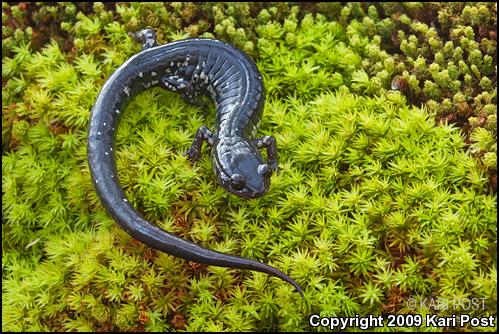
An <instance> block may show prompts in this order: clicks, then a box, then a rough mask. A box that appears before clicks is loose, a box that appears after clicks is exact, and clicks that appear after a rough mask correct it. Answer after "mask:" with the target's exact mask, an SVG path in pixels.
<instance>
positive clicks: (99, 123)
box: [88, 29, 303, 298]
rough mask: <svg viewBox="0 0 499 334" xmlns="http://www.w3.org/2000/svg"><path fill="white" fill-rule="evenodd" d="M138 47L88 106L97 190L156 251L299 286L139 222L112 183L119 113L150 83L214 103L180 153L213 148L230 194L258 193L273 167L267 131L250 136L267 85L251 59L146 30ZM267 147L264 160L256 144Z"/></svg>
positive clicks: (222, 46)
mask: <svg viewBox="0 0 499 334" xmlns="http://www.w3.org/2000/svg"><path fill="white" fill-rule="evenodd" d="M135 37H136V39H137V40H138V41H141V42H142V43H143V47H142V51H141V52H139V53H138V54H136V55H134V56H132V57H131V58H130V59H129V60H128V61H127V62H125V63H124V64H123V65H122V66H120V67H119V68H118V69H117V70H116V71H115V72H114V73H113V74H112V75H111V77H110V78H109V79H108V80H107V81H106V83H105V84H104V86H103V87H102V90H101V92H100V93H99V96H98V97H97V100H96V101H95V104H94V106H93V108H92V114H91V118H90V126H89V135H88V162H89V166H90V172H91V175H92V181H93V184H94V187H95V190H96V192H97V194H98V195H99V197H100V199H101V201H102V203H103V205H104V206H105V207H106V209H107V210H108V212H109V213H110V215H111V216H112V217H113V218H114V219H115V220H116V221H117V222H118V223H119V224H120V226H121V227H122V228H123V229H125V230H126V231H127V232H128V233H129V234H130V235H131V236H133V237H134V238H135V239H137V240H139V241H141V242H143V243H144V244H146V245H148V246H150V247H152V248H155V249H157V250H160V251H162V252H165V253H168V254H171V255H173V256H177V257H180V258H183V259H185V260H189V261H195V262H198V263H203V264H206V265H213V266H220V267H230V268H238V269H248V270H255V271H260V272H264V273H267V274H270V275H273V276H276V277H279V278H281V279H283V280H285V281H286V282H288V283H290V284H292V285H293V286H294V287H295V288H296V289H297V291H298V292H299V293H300V295H301V296H302V298H303V292H302V289H301V287H300V286H299V285H298V284H297V283H296V282H295V281H294V280H293V279H292V278H290V277H288V276H287V275H285V274H284V273H282V272H281V271H279V270H277V269H275V268H273V267H271V266H269V265H267V264H264V263H261V262H257V261H254V260H250V259H246V258H243V257H240V256H234V255H228V254H223V253H220V252H216V251H213V250H209V249H206V248H203V247H200V246H198V245H196V244H194V243H192V242H189V241H187V240H183V239H181V238H179V237H177V236H175V235H173V234H171V233H168V232H166V231H165V230H163V229H160V228H159V227H156V226H155V225H154V224H152V223H150V222H148V221H147V220H145V219H144V218H143V217H142V216H141V214H140V213H139V212H138V211H136V210H135V208H134V207H133V206H132V205H130V203H129V202H128V200H127V199H126V196H125V194H124V193H123V190H122V188H121V186H120V185H119V181H118V173H117V170H116V162H115V156H114V151H115V134H116V129H117V127H118V121H119V117H120V115H121V113H122V111H123V110H125V107H126V104H127V103H128V102H129V100H130V98H132V97H133V96H134V95H135V94H137V93H139V92H141V91H143V90H145V89H148V88H150V87H156V86H159V87H162V88H164V89H167V90H170V91H175V92H179V93H180V94H182V97H183V98H184V100H185V101H186V102H188V103H192V104H195V103H197V98H198V97H199V95H200V94H204V95H208V96H209V97H211V98H212V100H213V101H214V102H215V105H216V109H217V113H216V124H215V128H214V130H213V131H211V130H210V129H209V128H208V127H206V126H202V127H200V128H199V129H198V131H197V132H196V134H195V137H194V141H193V143H192V145H191V147H190V148H189V149H188V150H187V152H186V153H185V154H184V155H186V156H187V157H188V159H190V160H191V161H195V160H198V159H200V157H201V146H202V144H203V142H206V143H207V145H209V146H211V154H210V159H211V162H212V166H213V171H214V174H215V176H216V178H217V181H218V183H219V184H220V186H221V187H223V188H224V189H225V190H227V191H228V192H230V193H232V194H235V195H237V196H240V197H244V198H257V197H260V196H262V195H264V194H265V193H266V192H267V191H268V188H269V184H270V176H271V175H272V172H275V171H277V151H276V144H275V139H274V137H272V136H265V137H262V138H253V134H254V133H255V132H256V130H257V125H258V123H259V121H260V118H261V116H262V110H263V105H264V102H265V91H264V87H263V82H262V76H261V74H260V72H259V71H258V69H257V67H256V65H255V63H254V62H253V61H252V60H251V58H249V57H248V56H247V55H246V54H244V53H243V52H242V51H240V50H239V49H237V48H235V47H233V46H231V45H229V44H227V43H223V42H221V41H217V40H212V39H199V38H194V39H185V40H181V41H176V42H172V43H168V44H164V45H157V42H156V36H155V34H154V32H153V31H152V30H150V29H145V30H141V31H140V32H138V33H137V34H136V35H135ZM262 148H265V149H266V150H267V156H268V161H267V162H264V161H263V160H262V156H261V154H260V151H259V149H262Z"/></svg>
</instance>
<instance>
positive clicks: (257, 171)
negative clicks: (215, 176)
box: [219, 152, 272, 198]
mask: <svg viewBox="0 0 499 334" xmlns="http://www.w3.org/2000/svg"><path fill="white" fill-rule="evenodd" d="M230 161H231V164H230V168H226V169H225V170H223V171H221V170H220V171H219V172H220V173H219V175H220V177H219V183H220V185H221V186H222V187H223V188H225V189H226V190H227V191H228V192H230V193H232V194H234V195H237V196H240V197H244V198H257V197H260V196H263V195H264V194H265V193H266V192H267V191H268V190H269V185H270V176H271V175H272V170H271V169H270V167H269V166H268V165H267V164H266V163H264V162H263V161H262V160H261V158H260V157H259V156H255V155H254V154H251V153H249V152H248V153H247V154H238V155H237V156H234V157H232V159H230Z"/></svg>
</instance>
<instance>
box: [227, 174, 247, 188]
mask: <svg viewBox="0 0 499 334" xmlns="http://www.w3.org/2000/svg"><path fill="white" fill-rule="evenodd" d="M230 181H231V184H232V187H233V188H234V189H236V190H241V189H243V188H244V176H242V175H241V174H238V173H234V174H232V176H231V177H230Z"/></svg>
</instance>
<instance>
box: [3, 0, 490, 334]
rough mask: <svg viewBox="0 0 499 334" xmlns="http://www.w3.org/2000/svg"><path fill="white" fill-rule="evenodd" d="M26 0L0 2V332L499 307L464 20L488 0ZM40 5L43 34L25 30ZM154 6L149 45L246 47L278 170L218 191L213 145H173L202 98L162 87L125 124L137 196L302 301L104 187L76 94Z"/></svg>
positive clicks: (481, 87) (484, 101) (480, 78)
mask: <svg viewBox="0 0 499 334" xmlns="http://www.w3.org/2000/svg"><path fill="white" fill-rule="evenodd" d="M22 6H35V4H32V5H31V4H30V5H17V6H14V5H7V4H3V7H2V8H3V15H2V20H3V23H4V26H5V28H4V29H3V32H2V33H3V36H4V37H6V38H5V39H4V40H3V41H2V47H3V51H5V52H4V53H3V55H4V56H3V60H2V62H3V69H2V75H3V79H4V87H3V94H2V107H3V121H4V122H3V123H4V128H3V133H5V134H6V136H10V138H8V137H7V138H5V139H4V138H3V139H4V140H3V144H4V147H5V148H6V154H5V155H4V156H3V161H2V191H3V201H2V210H3V217H2V218H3V229H2V246H3V247H2V255H3V258H2V269H3V275H2V280H3V298H2V306H3V312H2V330H5V331H54V330H57V331H72V330H76V331H119V330H121V331H132V330H137V331H139V330H140V331H166V330H190V331H201V330H202V331H207V330H213V331H215V330H219V331H222V330H223V331H255V330H266V331H288V330H289V331H292V330H313V328H311V327H310V326H309V325H308V319H309V316H310V315H311V314H313V313H316V314H320V315H321V316H354V315H355V314H359V315H368V314H374V315H379V314H385V313H387V312H392V313H435V314H439V315H449V314H454V313H460V312H466V313H469V314H470V315H472V316H487V315H493V316H496V315H497V306H496V303H497V288H496V285H497V270H496V257H495V256H494V253H495V252H496V249H497V228H496V224H497V218H496V214H497V212H496V211H497V210H496V195H495V193H493V192H490V191H489V189H488V174H487V173H488V172H490V170H495V169H496V168H497V166H496V153H495V152H496V151H497V143H496V142H497V140H496V136H495V132H494V131H495V122H496V118H497V116H496V110H495V106H496V100H495V99H496V95H495V94H496V93H495V90H496V81H495V79H493V76H494V75H495V68H494V66H495V63H494V61H495V60H494V61H492V58H491V57H490V55H491V53H490V52H492V53H493V52H495V40H492V39H488V42H484V39H485V38H483V37H480V36H478V37H477V36H475V34H476V33H477V32H476V31H475V30H474V29H471V30H470V29H468V27H469V26H476V25H484V26H485V27H489V26H490V25H494V24H495V21H494V20H495V18H492V17H491V16H490V15H488V14H487V12H486V10H488V11H489V12H490V11H491V10H493V9H494V7H491V5H488V4H487V5H483V4H477V5H472V4H466V5H458V6H457V7H456V8H458V9H452V7H450V6H447V5H444V4H431V6H433V7H435V8H438V9H440V14H439V17H438V20H439V22H440V24H441V25H442V27H443V30H442V31H447V32H448V34H447V35H445V34H444V35H441V33H442V31H436V30H435V29H434V28H432V27H431V26H430V25H429V24H428V22H426V21H425V19H424V16H423V18H421V17H422V16H421V15H422V14H421V11H422V10H424V8H422V7H421V5H420V4H417V3H412V4H395V3H391V4H376V5H365V4H360V3H352V4H348V5H345V6H343V5H339V4H334V3H321V4H318V5H316V6H315V5H307V4H304V5H302V6H301V7H298V6H296V5H293V4H291V5H289V4H286V3H280V4H272V3H270V4H267V3H266V4H253V3H240V4H228V3H226V4H209V3H208V4H203V5H197V4H193V3H172V4H155V3H147V4H138V3H134V4H119V5H112V6H111V7H110V6H109V5H107V4H106V5H104V4H101V3H96V4H93V5H91V4H76V5H67V6H60V5H52V6H41V7H39V8H38V7H28V8H27V9H24V11H23V8H22ZM307 6H308V7H307ZM16 8H17V9H16ZM310 11H317V12H318V15H311V14H309V12H310ZM456 11H457V12H458V13H456ZM115 13H117V14H118V16H117V18H118V20H117V21H114V17H113V15H114V14H115ZM400 13H404V15H397V14H400ZM457 14H459V15H458V19H457V20H455V19H452V18H454V16H456V15H457ZM452 15H454V16H452ZM387 17H393V18H394V20H387V19H386V18H387ZM415 17H419V18H421V19H419V20H417V19H415ZM13 20H15V22H17V24H18V25H19V26H20V27H21V28H22V29H21V28H17V30H16V24H14V23H13ZM33 22H34V23H38V24H42V25H43V29H45V28H47V29H49V30H47V31H52V32H54V34H53V35H52V37H53V39H52V40H51V41H48V40H47V41H40V37H39V36H38V37H37V34H39V33H40V31H42V32H43V31H45V30H43V29H42V28H39V29H41V30H35V31H33V30H28V29H25V27H26V26H29V25H30V24H33ZM145 25H149V26H152V27H153V28H156V29H157V31H158V35H159V37H160V42H167V41H170V40H173V39H178V38H182V37H185V36H197V35H203V36H207V35H208V34H212V35H213V36H215V37H217V38H221V39H224V40H227V41H232V42H234V43H235V44H236V45H238V46H239V47H241V48H243V49H244V50H246V51H247V52H249V53H250V54H252V55H253V57H254V58H255V60H256V61H257V64H258V67H259V68H260V70H261V71H262V74H263V76H264V82H265V85H266V87H267V96H268V97H267V102H266V107H265V111H264V117H263V119H262V123H261V133H263V134H272V135H274V136H275V137H276V139H277V142H278V148H279V160H280V168H281V174H280V175H278V176H273V177H272V185H271V190H270V192H269V193H268V194H267V195H266V196H264V197H263V198H260V199H255V200H250V201H248V200H243V199H241V198H237V197H234V196H232V195H229V194H227V193H226V192H224V191H223V190H222V189H221V188H220V187H218V186H217V185H216V182H215V180H214V178H213V175H212V171H211V167H210V164H209V161H208V159H202V160H201V161H200V162H199V163H197V164H196V165H194V166H191V165H190V164H189V163H188V162H187V161H186V159H184V158H183V157H182V156H181V155H182V153H183V152H184V151H185V150H186V149H187V147H188V146H189V145H190V142H191V140H192V137H193V134H194V133H195V131H196V129H197V128H198V127H199V126H200V125H202V124H213V122H214V108H213V107H210V108H208V109H207V110H201V109H199V108H193V107H190V106H188V105H185V104H184V103H183V102H182V100H181V98H180V97H179V96H177V95H176V94H173V93H169V92H165V91H162V90H160V89H153V90H150V91H146V92H143V93H142V94H140V95H139V96H137V97H136V98H135V99H134V101H133V102H132V103H131V105H130V106H129V107H128V112H126V113H125V115H124V119H123V120H122V122H121V124H120V128H119V129H118V138H117V164H118V170H119V178H120V182H121V184H122V186H123V188H124V189H125V192H126V194H127V196H128V198H130V200H131V202H132V203H133V204H134V206H136V207H137V208H138V209H139V210H140V211H141V212H142V213H143V214H144V216H145V217H146V218H147V219H148V220H150V221H151V222H153V223H155V224H157V225H158V226H161V227H162V228H164V229H166V230H168V231H171V232H174V233H176V234H178V235H180V236H182V237H183V238H186V239H189V240H192V241H195V242H196V243H198V244H200V245H203V246H205V247H208V248H211V249H215V250H218V251H221V252H226V253H231V254H238V255H242V256H246V257H249V258H252V259H255V260H259V261H262V262H265V263H269V264H271V265H273V266H275V267H277V268H279V269H280V270H282V271H283V272H285V273H287V274H289V275H290V276H291V277H293V278H295V279H296V280H297V281H298V282H299V283H300V284H301V285H302V286H303V287H304V290H305V295H306V297H307V300H308V301H307V303H303V302H302V301H301V299H300V297H299V295H298V294H297V293H296V292H295V291H294V290H293V288H292V287H291V286H289V285H288V284H285V283H283V282H282V281H281V280H278V279H276V278H273V277H269V276H268V275H265V274H262V273H257V272H249V271H240V270H235V269H228V268H219V267H207V266H203V265H198V264H194V263H190V262H187V261H184V260H181V259H177V258H174V257H172V256H169V255H166V254H162V253H159V252H156V251H154V250H151V249H150V248H148V247H147V246H145V245H142V244H140V243H138V242H136V241H134V240H133V239H132V238H131V237H130V236H129V235H128V234H127V233H126V232H124V231H123V230H121V229H120V228H119V227H118V226H117V225H116V223H115V222H114V221H113V220H112V219H111V218H110V217H109V216H108V215H107V214H106V213H105V211H104V208H103V207H102V205H101V204H100V202H99V201H98V198H97V195H96V194H95V191H94V190H93V188H92V184H91V181H90V175H89V171H88V166H87V162H86V148H85V143H86V130H87V129H86V127H87V125H88V118H89V111H90V108H91V105H92V103H93V101H94V100H95V98H96V96H97V93H98V91H99V89H100V87H101V86H102V84H103V83H104V81H105V79H106V78H107V77H108V76H109V75H110V74H111V73H112V71H113V70H114V69H116V68H117V67H118V66H119V65H120V64H121V63H122V62H123V61H125V60H126V59H127V58H128V57H129V56H130V55H132V54H134V53H135V52H137V51H138V50H139V49H140V46H139V45H137V44H134V43H133V42H132V40H131V38H130V36H129V35H128V32H129V31H133V30H136V29H138V28H139V27H142V26H145ZM33 26H34V25H33ZM55 27H60V28H61V29H60V30H57V29H56V28H55ZM401 27H403V28H401ZM445 29H447V30H445ZM396 30H400V31H401V32H400V34H399V35H397V34H395V35H394V34H393V32H394V31H396ZM482 30H483V29H482ZM478 34H480V32H479V31H478ZM446 36H448V37H446ZM64 37H70V38H68V40H70V41H71V43H69V44H66V43H64V42H63V39H64ZM391 38H393V39H394V40H395V41H397V42H396V43H395V45H396V46H397V47H399V48H400V50H399V51H397V50H394V47H393V45H392V46H391V47H390V46H389V45H388V44H389V43H388V42H387V41H388V39H391ZM398 38H399V39H400V40H398ZM475 43H476V44H475ZM392 44H393V43H392ZM477 45H478V46H479V52H474V51H472V50H473V48H475V49H477V48H476V46H477ZM470 50H471V51H470ZM477 50H478V49H477ZM488 56H489V58H487V57H488ZM451 58H452V59H454V60H453V61H452V62H450V61H449V59H451ZM491 61H492V63H491ZM451 63H453V64H454V65H451ZM464 73H466V74H464ZM463 74H464V76H463ZM466 75H467V76H468V79H466ZM393 78H397V80H398V81H397V82H396V83H397V86H398V87H399V89H398V91H394V90H392V89H391V87H390V86H391V85H392V80H393ZM457 82H459V85H458V83H457ZM463 82H464V83H463ZM428 99H429V100H428ZM426 100H428V101H427V102H426V105H423V106H421V105H420V103H418V101H419V102H425V101H426ZM413 104H417V105H416V106H415V105H413ZM466 104H468V105H471V106H472V107H473V110H479V112H478V113H477V114H470V113H469V108H468V107H467V106H466ZM456 106H460V108H459V109H457V111H456ZM477 108H478V109H477ZM453 113H456V115H462V117H464V118H466V117H468V118H469V123H470V124H471V130H470V136H469V139H470V140H471V142H470V143H467V142H466V139H467V138H466V136H464V135H463V134H462V132H461V131H460V129H459V127H458V125H460V124H459V123H458V124H457V125H455V124H453V123H452V122H451V120H450V119H449V120H448V122H439V121H438V120H441V119H443V118H442V115H444V114H445V115H450V114H453ZM460 117H461V116H460ZM439 123H440V124H439ZM461 125H462V124H461ZM3 137H4V136H3ZM206 153H207V152H206ZM477 158H478V159H477ZM409 298H421V299H422V300H424V299H425V298H426V299H430V298H433V300H435V299H437V298H440V300H448V301H449V300H451V301H452V300H456V298H457V299H458V301H462V299H465V298H483V300H484V304H483V305H484V309H478V310H472V311H469V310H466V309H465V305H457V308H456V309H453V310H450V309H447V310H445V309H444V310H442V309H440V310H437V309H435V308H428V305H424V307H422V309H421V310H420V309H417V310H411V309H410V308H409V305H408V304H407V300H408V299H409ZM465 329H466V330H471V329H472V328H471V327H470V326H468V327H466V328H465ZM488 330H493V328H492V329H491V328H489V329H488Z"/></svg>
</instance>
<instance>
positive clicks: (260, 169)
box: [258, 164, 271, 175]
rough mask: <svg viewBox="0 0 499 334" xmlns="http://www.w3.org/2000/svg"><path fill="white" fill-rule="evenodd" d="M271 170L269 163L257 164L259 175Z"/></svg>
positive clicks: (266, 173)
mask: <svg viewBox="0 0 499 334" xmlns="http://www.w3.org/2000/svg"><path fill="white" fill-rule="evenodd" d="M270 172H271V170H270V167H269V165H267V164H262V165H259V166H258V174H260V175H268V174H270Z"/></svg>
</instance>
